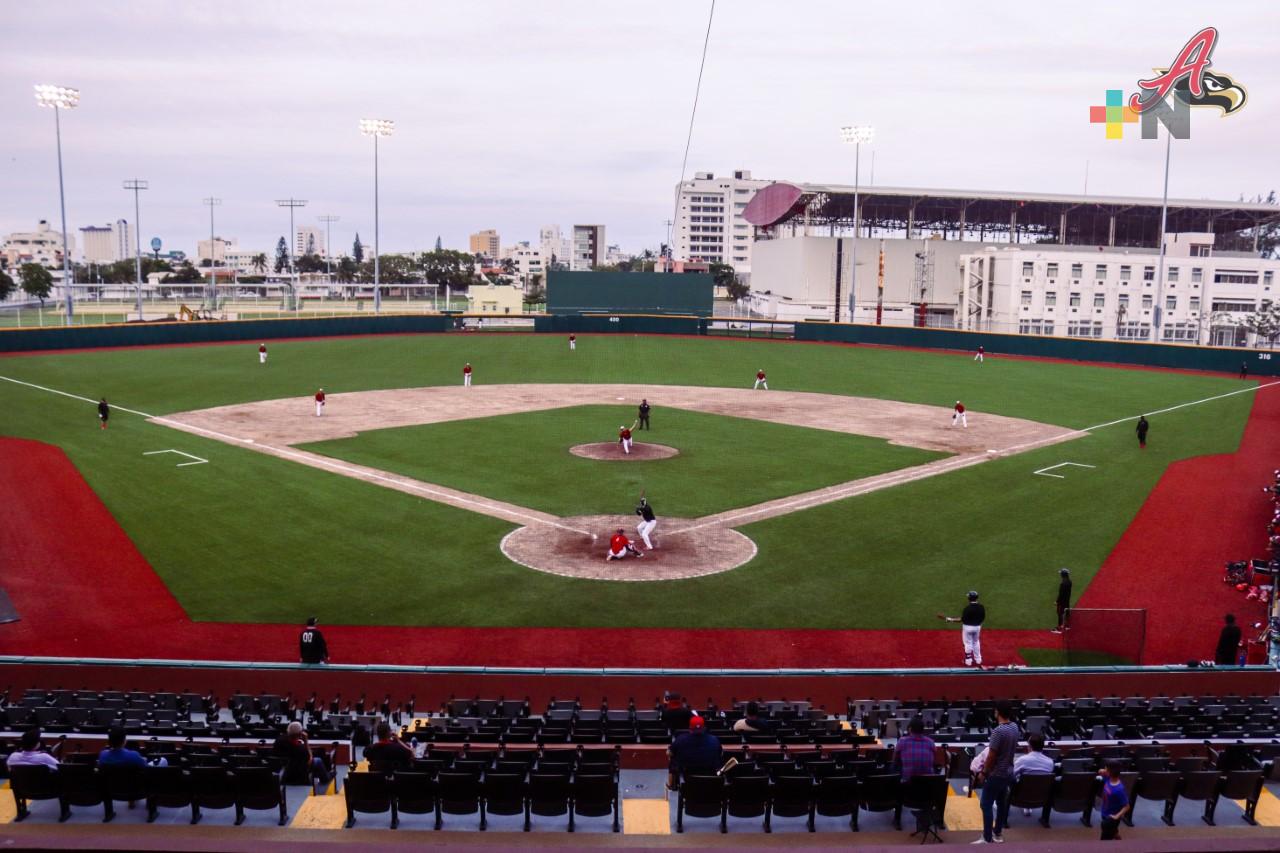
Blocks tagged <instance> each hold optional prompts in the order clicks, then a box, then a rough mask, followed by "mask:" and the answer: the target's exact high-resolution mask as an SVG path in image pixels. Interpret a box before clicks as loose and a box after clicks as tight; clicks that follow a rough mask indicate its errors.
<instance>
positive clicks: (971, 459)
mask: <svg viewBox="0 0 1280 853" xmlns="http://www.w3.org/2000/svg"><path fill="white" fill-rule="evenodd" d="M0 379H3V380H4V381H6V382H12V383H14V384H15V385H24V386H26V387H28V388H35V389H37V390H40V391H47V392H48V393H50V394H58V395H61V396H63V397H70V398H71V399H72V400H81V401H83V402H86V403H97V402H98V401H97V400H91V399H89V398H88V397H81V396H79V395H78V394H69V393H67V392H66V391H59V390H57V389H56V388H46V387H45V386H43V385H36V384H34V383H32V382H23V381H22V380H20V379H13V378H11V377H8V376H0ZM1276 385H1280V380H1277V381H1275V382H1267V383H1264V384H1261V385H1252V386H1250V387H1248V388H1240V389H1238V390H1235V391H1228V392H1227V393H1225V394H1217V395H1215V396H1213V397H1205V398H1204V399H1201V400H1192V401H1190V402H1187V403H1179V404H1178V405H1176V406H1169V407H1168V408H1165V409H1156V410H1155V411H1149V412H1145V414H1148V415H1163V414H1166V413H1168V412H1175V411H1177V410H1178V409H1185V408H1188V407H1190V406H1198V405H1200V404H1202V403H1211V402H1213V401H1215V400H1222V399H1225V398H1226V397H1234V396H1235V395H1237V394H1249V393H1253V392H1257V391H1261V390H1262V389H1264V388H1273V387H1275V386H1276ZM113 408H116V409H117V410H118V411H121V412H128V413H129V414H131V415H139V416H141V417H144V418H148V419H150V420H152V421H154V422H156V423H160V424H165V425H167V426H172V427H174V428H176V429H181V430H184V431H187V432H196V433H203V434H205V435H210V436H213V437H215V438H219V439H221V440H223V441H228V442H234V443H237V444H247V445H252V446H254V447H257V448H263V449H266V450H267V451H270V452H271V453H273V454H276V455H279V456H284V457H293V458H298V459H305V460H307V464H312V465H313V466H314V467H322V466H323V467H327V468H330V469H332V470H334V471H340V472H342V473H344V474H348V475H353V476H357V477H359V478H361V479H377V480H383V481H385V482H388V483H394V484H396V485H400V486H405V487H408V488H410V489H413V490H415V491H419V492H422V493H424V494H428V495H433V496H435V497H438V498H447V499H448V500H447V501H443V502H446V503H447V502H452V501H456V502H457V503H467V504H473V505H475V506H478V507H488V506H489V505H486V504H483V503H481V502H480V501H477V500H472V499H469V498H464V497H460V496H459V495H454V494H447V493H444V492H440V491H436V490H434V489H431V488H429V487H428V486H427V485H426V484H425V483H422V482H421V481H418V480H412V479H410V478H404V479H396V478H392V477H387V476H384V475H381V474H378V473H376V472H374V471H372V470H368V469H366V470H363V471H360V470H357V469H354V468H348V467H347V466H345V465H341V464H339V463H336V462H333V461H331V460H329V459H328V458H326V457H324V456H319V455H318V454H311V453H308V454H306V455H305V456H304V455H303V454H301V453H299V452H297V451H292V450H287V449H284V448H278V447H272V446H270V445H266V444H257V443H256V442H254V440H253V439H251V438H239V437H237V436H233V435H227V434H225V433H221V432H217V431H216V430H211V429H205V428H204V427H199V426H196V425H194V424H188V423H184V422H182V421H175V420H171V419H169V418H165V417H160V416H157V415H149V414H147V413H146V412H140V411H137V410H136V409H126V408H124V407H123V406H115V407H113ZM1132 420H1133V417H1132V416H1130V417H1125V418H1119V419H1117V420H1114V421H1108V422H1107V423H1104V424H1095V425H1093V426H1090V427H1084V428H1083V429H1073V430H1068V431H1067V432H1064V433H1062V434H1061V435H1058V436H1050V437H1048V438H1041V439H1037V440H1035V441H1029V442H1025V443H1023V444H1015V445H1012V446H1010V447H1004V448H1001V449H1000V450H998V451H994V453H992V452H990V451H989V452H988V456H990V455H997V454H998V455H1004V454H1008V453H1011V452H1013V451H1019V450H1024V449H1029V448H1031V447H1035V446H1037V445H1040V444H1048V443H1053V442H1056V441H1062V440H1064V439H1066V438H1069V437H1071V436H1075V435H1081V434H1084V433H1089V432H1093V431H1094V430H1098V429H1104V428H1106V427H1109V426H1115V425H1116V424H1122V423H1126V422H1128V421H1132ZM986 458H987V457H984V456H961V457H956V461H957V464H956V466H955V467H957V468H963V467H968V466H969V465H974V464H977V463H978V462H982V461H986ZM961 460H963V461H961ZM317 462H318V463H320V464H319V465H315V463H317ZM939 467H945V466H939ZM910 470H911V469H902V472H906V471H910ZM946 470H950V468H947V469H946ZM902 472H899V473H902ZM913 473H919V472H913ZM930 476H933V475H930ZM1047 476H1053V475H1051V474H1050V475H1047ZM896 479H897V478H896V477H894V476H892V475H890V476H888V477H886V478H885V481H884V482H886V483H887V484H888V485H894V484H895V483H894V482H893V481H894V480H896ZM1061 479H1065V478H1061ZM855 482H857V481H855ZM866 485H867V486H873V485H874V489H868V490H869V491H870V490H878V489H879V488H884V485H877V484H866ZM848 491H849V493H848V494H843V493H842V494H841V495H840V496H838V497H835V496H833V497H831V498H830V500H824V501H821V502H820V503H830V502H831V501H834V500H842V499H843V498H845V497H854V496H856V495H857V494H859V489H858V488H850V489H849V490H848ZM805 501H806V499H803V498H801V499H797V500H796V501H794V503H795V504H801V503H805ZM820 503H815V504H813V505H814V506H818V505H820ZM783 506H787V504H783ZM800 508H801V509H807V508H808V507H800ZM481 512H482V514H484V515H490V513H487V512H483V510H481ZM507 514H508V515H511V516H514V517H516V518H523V519H527V520H528V521H531V522H533V523H535V524H549V525H551V526H552V527H558V528H559V529H561V530H567V531H570V532H572V533H580V534H582V535H584V536H585V535H589V532H588V531H585V530H578V529H576V528H573V527H569V526H568V525H564V524H560V523H559V522H554V521H546V520H545V519H541V518H536V517H534V516H526V515H524V514H523V513H519V512H509V511H508V512H507ZM752 514H755V513H753V512H752V511H751V510H750V509H746V510H743V511H742V512H741V513H739V514H737V515H736V517H739V518H741V517H746V516H750V515H752ZM711 523H721V524H723V523H724V522H723V521H720V522H706V523H703V524H699V525H696V526H695V527H690V528H686V529H685V530H683V531H678V532H683V533H687V532H689V531H691V530H695V529H698V528H699V527H704V526H707V525H708V524H711ZM673 532H676V531H673ZM668 535H670V534H668Z"/></svg>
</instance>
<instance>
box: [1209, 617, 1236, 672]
mask: <svg viewBox="0 0 1280 853" xmlns="http://www.w3.org/2000/svg"><path fill="white" fill-rule="evenodd" d="M1223 621H1224V622H1225V623H1226V624H1225V625H1223V626H1222V633H1221V634H1219V635H1218V648H1217V650H1216V651H1215V652H1214V653H1213V662H1214V663H1216V664H1217V665H1218V666H1236V665H1237V664H1238V663H1239V662H1240V626H1239V625H1237V624H1236V617H1235V616H1233V615H1232V614H1230V613H1228V614H1227V615H1226V617H1225V618H1224V619H1223Z"/></svg>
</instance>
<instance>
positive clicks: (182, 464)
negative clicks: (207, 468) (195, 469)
mask: <svg viewBox="0 0 1280 853" xmlns="http://www.w3.org/2000/svg"><path fill="white" fill-rule="evenodd" d="M161 453H176V454H178V455H179V456H185V457H187V458H188V459H194V460H195V461H194V462H179V463H178V464H177V465H175V466H174V467H175V468H185V467H186V466H188V465H206V464H208V462H209V460H208V459H202V458H200V457H199V456H196V455H195V454H192V453H188V452H186V451H185V450H174V449H173V448H169V449H168V450H144V451H143V453H142V455H143V456H158V455H160V454H161Z"/></svg>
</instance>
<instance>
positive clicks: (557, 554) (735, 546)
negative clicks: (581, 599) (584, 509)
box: [502, 515, 756, 581]
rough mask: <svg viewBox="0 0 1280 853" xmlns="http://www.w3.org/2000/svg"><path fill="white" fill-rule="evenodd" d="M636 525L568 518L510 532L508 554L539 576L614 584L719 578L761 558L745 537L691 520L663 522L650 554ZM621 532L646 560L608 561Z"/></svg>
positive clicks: (619, 518) (615, 519)
mask: <svg viewBox="0 0 1280 853" xmlns="http://www.w3.org/2000/svg"><path fill="white" fill-rule="evenodd" d="M635 521H636V519H635V518H634V517H632V516H625V515H585V516H575V517H571V518H562V519H560V526H552V525H550V524H533V525H530V526H528V527H521V528H519V529H517V530H513V531H512V532H510V533H508V534H507V535H506V537H505V538H504V539H503V540H502V553H503V554H505V555H506V556H507V558H508V559H510V560H513V561H515V562H517V563H519V564H520V565H522V566H524V567H526V568H530V569H535V570H536V571H539V572H546V573H547V574H552V575H560V576H562V577H568V578H584V579H591V580H609V581H666V580H678V579H680V578H696V577H699V576H701V575H715V574H719V573H720V572H727V571H729V570H730V569H736V568H737V567H738V566H741V565H742V564H743V563H745V562H747V561H748V560H750V559H751V558H752V557H754V556H755V555H756V543H754V542H752V541H751V540H750V539H749V538H747V537H746V536H745V535H743V534H742V533H739V532H738V531H736V530H731V529H730V528H728V527H720V526H718V525H708V526H706V527H702V526H699V523H698V522H695V521H694V520H693V519H688V518H659V519H658V527H657V529H656V530H655V531H654V532H653V534H652V536H651V537H650V538H651V539H652V540H653V544H654V545H655V546H656V547H655V548H654V549H653V550H649V549H648V548H645V547H644V542H643V541H641V540H640V538H639V537H638V536H636V535H635V534H636V526H635ZM619 527H621V528H622V529H623V532H624V533H626V535H627V538H628V539H631V540H632V544H634V545H636V546H637V547H638V548H640V550H641V551H643V552H644V556H643V557H632V556H628V557H626V558H625V559H622V560H609V561H607V562H606V561H605V554H606V553H608V550H609V537H610V536H612V535H613V533H614V531H615V530H617V529H618V528H619ZM695 527H696V529H692V528H695ZM593 533H594V534H595V535H596V538H595V539H592V538H591V535H592V534H593Z"/></svg>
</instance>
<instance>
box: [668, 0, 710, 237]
mask: <svg viewBox="0 0 1280 853" xmlns="http://www.w3.org/2000/svg"><path fill="white" fill-rule="evenodd" d="M715 16H716V0H711V9H710V11H709V12H708V13H707V34H706V36H705V37H704V38H703V40H702V61H701V62H699V63H698V83H697V85H696V86H694V88H693V110H692V111H690V113H689V133H688V135H687V136H686V137H685V140H684V159H683V160H682V161H681V162H680V183H679V184H677V185H676V201H675V209H674V211H672V217H671V218H672V219H673V220H675V219H679V218H680V187H682V186H684V176H685V172H686V170H687V169H688V168H689V146H690V145H692V144H693V122H694V119H695V118H697V116H698V96H699V95H701V94H702V70H703V69H704V68H706V66H707V45H709V44H710V43H711V21H712V20H713V19H714V18H715ZM671 225H672V227H674V225H675V223H674V222H672V223H671ZM674 236H675V235H674V234H673V233H672V230H671V228H668V229H667V250H668V251H670V252H672V253H674V252H675V248H674V247H673V245H672V243H673V240H672V238H673V237H674Z"/></svg>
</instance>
